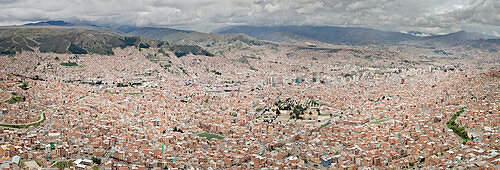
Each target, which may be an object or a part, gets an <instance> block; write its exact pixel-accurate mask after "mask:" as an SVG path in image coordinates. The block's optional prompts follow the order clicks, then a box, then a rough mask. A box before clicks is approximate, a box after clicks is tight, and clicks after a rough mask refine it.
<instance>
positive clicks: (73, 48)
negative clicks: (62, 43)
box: [68, 43, 87, 54]
mask: <svg viewBox="0 0 500 170" xmlns="http://www.w3.org/2000/svg"><path fill="white" fill-rule="evenodd" d="M68 51H69V52H71V53H73V54H87V51H86V50H84V49H83V48H81V47H78V46H76V45H75V44H73V43H71V44H70V45H69V47H68Z"/></svg>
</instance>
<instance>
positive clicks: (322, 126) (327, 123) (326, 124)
mask: <svg viewBox="0 0 500 170" xmlns="http://www.w3.org/2000/svg"><path fill="white" fill-rule="evenodd" d="M329 124H331V122H326V123H325V124H323V125H321V126H320V127H319V128H320V129H321V128H324V127H326V126H328V125H329Z"/></svg>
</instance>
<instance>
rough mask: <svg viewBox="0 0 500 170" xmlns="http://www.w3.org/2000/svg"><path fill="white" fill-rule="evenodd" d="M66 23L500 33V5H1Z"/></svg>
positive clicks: (194, 0) (214, 1)
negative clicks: (344, 27) (348, 27)
mask: <svg viewBox="0 0 500 170" xmlns="http://www.w3.org/2000/svg"><path fill="white" fill-rule="evenodd" d="M48 20H64V21H68V22H91V23H95V24H104V25H119V24H123V25H135V26H152V27H170V28H177V29H187V30H195V31H200V32H211V31H213V30H216V29H219V28H222V27H226V26H232V25H253V26H274V25H314V26H360V27H368V28H375V29H381V30H388V31H401V32H406V31H422V32H427V33H434V34H444V33H451V32H456V31H460V30H466V31H469V32H481V33H486V34H490V35H497V36H499V35H498V34H500V0H0V25H20V24H25V23H32V22H38V21H48Z"/></svg>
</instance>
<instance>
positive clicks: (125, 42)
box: [0, 26, 168, 55]
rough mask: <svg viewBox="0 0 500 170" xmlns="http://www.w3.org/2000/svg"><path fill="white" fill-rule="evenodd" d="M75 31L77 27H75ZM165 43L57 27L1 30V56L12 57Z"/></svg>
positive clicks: (103, 51)
mask: <svg viewBox="0 0 500 170" xmlns="http://www.w3.org/2000/svg"><path fill="white" fill-rule="evenodd" d="M75 29H76V28H75ZM163 44H167V45H168V43H166V42H162V41H156V40H151V39H145V38H141V37H120V36H113V35H109V34H99V33H91V32H86V31H82V32H78V31H67V30H64V29H60V28H58V27H52V26H48V27H43V26H36V27H32V26H16V27H0V53H2V54H15V53H19V52H21V51H34V50H36V49H38V50H40V51H41V52H54V53H73V54H86V53H95V54H106V55H110V54H113V50H112V49H113V48H115V47H122V48H124V47H127V46H136V47H139V48H148V47H149V46H157V45H163Z"/></svg>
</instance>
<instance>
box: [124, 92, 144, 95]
mask: <svg viewBox="0 0 500 170" xmlns="http://www.w3.org/2000/svg"><path fill="white" fill-rule="evenodd" d="M125 94H128V95H137V94H142V93H141V92H134V93H125Z"/></svg>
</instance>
